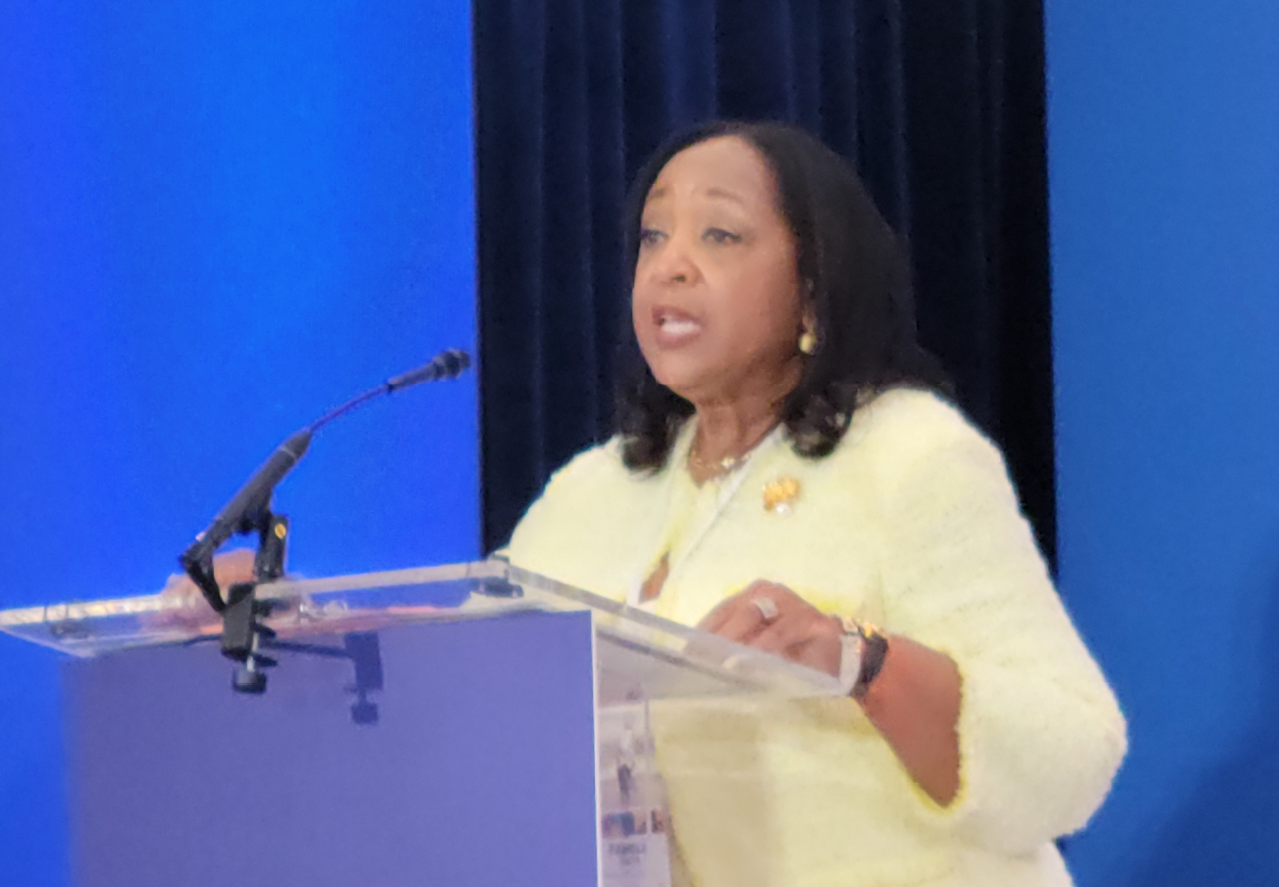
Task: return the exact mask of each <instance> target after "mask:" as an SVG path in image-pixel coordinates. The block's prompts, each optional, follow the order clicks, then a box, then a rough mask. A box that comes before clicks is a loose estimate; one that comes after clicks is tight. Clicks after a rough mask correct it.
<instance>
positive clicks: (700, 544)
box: [508, 389, 1126, 887]
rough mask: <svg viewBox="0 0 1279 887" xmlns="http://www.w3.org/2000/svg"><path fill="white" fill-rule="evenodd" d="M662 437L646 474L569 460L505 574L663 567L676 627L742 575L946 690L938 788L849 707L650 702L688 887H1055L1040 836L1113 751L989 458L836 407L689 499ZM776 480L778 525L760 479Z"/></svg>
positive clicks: (1080, 819) (1096, 798)
mask: <svg viewBox="0 0 1279 887" xmlns="http://www.w3.org/2000/svg"><path fill="white" fill-rule="evenodd" d="M691 424H692V423H691V422H690V423H688V425H687V426H686V427H685V429H684V430H683V432H682V433H681V435H680V438H679V441H678V443H677V445H676V447H675V449H674V451H673V453H672V457H671V459H670V460H669V461H668V463H667V467H666V468H665V469H664V470H662V471H660V472H658V473H656V474H650V475H636V474H633V473H631V472H629V471H627V469H626V468H625V467H624V466H623V465H622V463H621V459H620V455H619V449H618V446H617V444H616V441H614V442H612V443H609V444H607V445H605V446H602V447H597V448H595V449H592V450H589V451H587V452H585V453H582V454H581V455H579V456H578V457H577V458H575V459H574V460H573V461H572V462H570V463H569V465H568V466H566V467H565V468H564V469H563V470H561V471H560V472H559V473H557V474H556V475H555V477H554V478H553V479H552V480H551V482H550V483H549V484H548V486H547V488H546V491H545V492H544V493H543V495H542V497H541V498H540V499H539V500H538V501H537V502H536V503H535V504H534V505H533V506H532V507H531V508H530V509H529V512H528V514H527V515H526V516H525V518H524V520H523V521H522V522H521V524H520V525H519V527H518V528H517V529H516V532H515V535H514V537H513V538H512V540H511V545H510V547H509V549H508V555H509V557H510V558H511V560H512V562H514V563H515V564H517V565H519V566H521V567H525V568H527V569H530V570H534V571H537V572H541V573H544V574H547V575H550V576H552V577H555V578H557V579H560V580H562V581H565V582H568V583H570V584H573V585H576V586H579V587H582V588H585V589H588V590H590V591H593V592H596V593H598V594H601V595H606V596H608V597H611V598H614V599H617V600H624V599H628V598H629V599H630V600H632V601H636V589H637V587H638V584H639V582H640V581H641V580H642V578H643V577H644V576H645V575H647V573H648V572H649V571H650V570H651V569H652V568H653V566H654V565H655V564H656V562H657V560H658V559H659V558H660V557H661V555H662V554H663V552H665V551H666V550H667V549H668V548H669V549H671V550H672V552H673V557H672V567H671V571H670V575H669V578H668V579H667V582H666V585H665V587H664V589H663V591H662V594H661V596H660V598H659V599H658V600H657V601H656V602H655V603H654V604H651V605H648V606H649V608H650V609H654V610H655V611H656V612H657V613H658V614H659V615H664V616H667V617H669V618H672V619H675V620H677V621H679V622H682V623H686V624H690V625H691V624H695V623H696V622H697V621H698V620H700V619H701V618H702V616H704V615H705V614H706V613H707V612H708V611H709V610H710V609H711V608H712V607H713V606H714V605H715V604H717V603H719V602H720V601H721V600H723V599H724V598H726V597H728V596H729V595H732V594H733V593H735V592H737V591H740V590H741V589H743V588H744V587H745V586H747V585H749V584H750V583H751V582H752V581H754V580H756V579H767V580H770V581H773V582H779V583H782V584H784V585H787V586H789V587H790V588H792V589H794V590H795V591H796V592H798V593H800V594H801V595H803V596H804V597H805V598H807V599H808V600H809V601H811V602H812V603H814V604H815V605H817V606H818V607H820V608H822V609H823V610H826V611H828V612H832V613H846V614H859V615H861V616H862V617H863V618H871V619H873V620H875V621H878V622H879V624H881V625H882V626H884V627H885V628H886V629H887V630H888V631H889V632H891V633H896V634H901V635H904V636H907V637H911V638H913V639H915V640H917V641H919V642H921V643H923V644H926V645H928V646H930V647H932V648H934V649H936V650H940V651H944V652H945V653H947V654H949V655H950V656H951V657H952V658H953V659H954V660H955V662H957V663H958V665H959V668H960V671H961V673H962V677H963V701H962V710H961V714H960V721H959V735H960V747H961V759H962V761H961V783H962V786H961V789H960V794H959V796H958V797H957V799H956V800H955V801H954V802H952V804H951V805H950V806H949V807H947V808H944V809H943V808H941V807H939V806H937V805H936V804H934V803H933V802H932V801H931V800H930V799H929V798H928V797H927V796H926V795H925V794H924V793H923V792H922V791H920V790H919V789H918V787H917V786H916V785H915V783H914V782H913V781H912V780H911V779H910V777H909V776H908V774H907V773H906V771H905V770H904V768H903V767H902V766H901V765H900V764H899V763H898V761H897V759H896V757H895V756H894V755H893V752H892V750H891V749H890V748H889V746H888V744H887V743H886V742H885V741H884V740H883V739H882V738H881V737H880V736H879V734H878V733H877V732H876V731H875V730H874V728H873V727H872V726H871V725H870V724H869V722H868V721H867V720H866V718H865V716H864V715H863V714H862V713H861V710H860V708H859V707H858V706H857V704H856V703H854V702H853V701H851V700H844V699H830V700H822V701H819V702H812V701H810V702H768V703H762V702H753V703H743V702H734V703H731V704H730V703H716V704H708V703H700V704H691V703H685V704H680V705H674V704H667V705H666V706H665V707H663V708H662V709H660V710H658V711H656V712H655V714H654V720H655V732H656V736H657V743H658V762H659V766H660V768H661V770H662V772H663V775H664V776H665V778H666V783H667V789H668V792H669V794H670V804H671V815H672V819H673V823H674V831H675V835H676V837H677V839H678V844H679V850H680V856H681V859H680V860H678V861H677V866H676V869H677V871H676V880H677V882H682V883H688V884H695V885H699V887H857V885H885V887H887V885H934V887H941V885H946V887H959V885H972V887H977V885H980V887H1004V885H1007V887H1012V885H1018V887H1030V885H1067V884H1070V883H1071V882H1070V877H1069V875H1068V874H1067V872H1066V869H1065V867H1064V865H1063V863H1062V861H1061V858H1060V856H1059V855H1058V853H1057V851H1056V849H1055V847H1054V845H1053V843H1052V842H1053V839H1054V838H1056V837H1057V836H1059V835H1063V834H1066V833H1069V832H1072V831H1074V830H1076V829H1079V828H1080V827H1081V826H1083V825H1084V823H1085V822H1087V821H1088V818H1089V817H1090V816H1091V815H1092V813H1093V811H1094V810H1095V809H1096V808H1097V806H1098V805H1099V804H1100V803H1101V801H1102V799H1103V798H1104V797H1105V795H1106V792H1107V791H1108V789H1109V787H1110V783H1111V780H1112V778H1113V777H1114V774H1115V771H1116V769H1117V768H1118V766H1119V763H1120V761H1121V759H1122V758H1123V755H1124V753H1125V750H1126V736H1125V725H1124V719H1123V717H1122V715H1121V714H1120V712H1119V708H1118V706H1117V704H1116V702H1115V699H1114V696H1113V694H1112V693H1111V691H1110V688H1109V687H1108V686H1107V684H1106V681H1105V679H1104V678H1103V676H1102V674H1101V672H1100V670H1099V669H1098V667H1097V666H1096V664H1095V663H1094V662H1093V659H1092V657H1091V656H1090V655H1089V653H1088V650H1087V649H1086V648H1085V647H1084V645H1083V643H1082V642H1081V641H1080V639H1079V636H1078V635H1077V633H1076V631H1075V629H1074V627H1073V626H1072V624H1071V622H1070V619H1069V617H1068V616H1067V614H1066V612H1065V610H1064V609H1063V607H1062V605H1061V602H1060V600H1059V599H1058V597H1057V594H1056V592H1055V591H1054V589H1053V587H1052V584H1051V582H1050V579H1049V576H1048V573H1047V570H1046V568H1045V565H1044V562H1043V560H1042V558H1041V557H1040V555H1039V552H1038V550H1037V549H1036V547H1035V543H1034V541H1033V537H1032V535H1031V531H1030V528H1029V526H1028V524H1027V523H1026V521H1025V520H1024V519H1023V517H1022V516H1021V513H1020V511H1019V509H1018V505H1017V500H1016V497H1015V495H1014V492H1013V489H1012V485H1011V484H1010V482H1009V480H1008V475H1007V471H1006V470H1005V467H1004V463H1003V459H1002V457H1001V456H1000V454H999V452H998V450H997V449H996V448H995V447H994V446H993V445H992V444H991V443H990V442H989V441H988V440H986V438H984V437H983V436H982V435H981V434H980V433H979V432H977V431H976V430H975V429H974V428H973V427H972V426H971V425H969V424H968V422H967V421H966V420H965V419H964V418H963V417H962V416H961V415H960V414H959V413H958V412H957V411H956V410H954V409H953V408H952V407H950V406H949V405H947V404H946V403H945V402H943V401H942V400H940V399H939V398H937V397H935V396H933V395H932V394H929V393H925V392H922V391H914V390H906V389H896V390H892V391H889V392H886V393H884V394H881V395H880V396H879V397H877V398H875V399H874V400H873V401H871V402H870V403H869V404H868V405H866V406H864V407H862V408H861V409H859V410H858V411H857V413H856V415H855V416H854V421H853V424H852V426H851V428H850V429H849V431H848V433H847V434H846V436H845V438H844V440H843V441H842V442H841V443H840V445H839V447H838V448H837V449H836V450H835V452H834V453H832V454H831V455H830V456H828V457H826V458H824V459H820V460H810V459H804V458H801V457H799V456H798V455H796V454H795V453H794V451H793V450H792V449H791V447H790V446H789V445H788V444H787V442H786V440H785V438H784V436H782V435H781V434H780V433H778V434H776V435H775V436H774V437H773V438H772V439H770V440H769V441H767V442H766V443H765V444H764V445H762V446H761V447H760V448H759V449H758V450H757V451H756V453H755V454H754V455H753V456H752V457H751V460H750V461H749V462H748V463H747V464H746V465H745V466H744V467H743V468H742V469H740V470H739V475H740V477H734V478H733V479H732V480H731V481H730V480H725V481H720V482H717V483H708V484H706V485H704V486H703V487H702V488H697V487H695V486H694V485H693V484H692V482H691V480H690V479H689V477H688V472H687V469H686V467H685V465H686V462H685V460H686V457H687V449H688V446H689V444H690V442H691V437H692V434H691ZM786 478H790V479H794V480H795V481H797V482H798V488H799V489H798V494H797V495H796V496H795V497H794V499H793V501H792V502H791V503H790V508H789V509H788V510H787V512H786V513H780V512H778V511H769V510H766V509H765V507H764V502H763V490H764V488H765V486H766V485H768V484H770V483H773V482H776V481H779V480H783V479H786Z"/></svg>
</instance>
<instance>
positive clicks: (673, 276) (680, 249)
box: [650, 238, 698, 284]
mask: <svg viewBox="0 0 1279 887" xmlns="http://www.w3.org/2000/svg"><path fill="white" fill-rule="evenodd" d="M650 270H651V271H652V273H653V276H654V278H655V280H656V282H658V283H664V284H665V283H690V282H692V281H693V280H695V279H696V278H697V274H698V271H697V263H696V262H694V261H693V257H692V254H691V252H690V251H689V249H688V247H687V245H686V244H684V243H682V242H681V241H680V240H679V239H678V238H671V239H670V240H668V241H666V242H665V243H664V244H662V246H661V247H660V249H658V251H657V255H655V256H653V264H652V266H651V269H650Z"/></svg>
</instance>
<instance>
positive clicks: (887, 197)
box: [474, 0, 1055, 559]
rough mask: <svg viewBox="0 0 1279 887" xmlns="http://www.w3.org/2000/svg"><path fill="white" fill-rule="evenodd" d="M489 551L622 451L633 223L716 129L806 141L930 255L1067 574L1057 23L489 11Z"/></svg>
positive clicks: (554, 2) (482, 277) (974, 404)
mask: <svg viewBox="0 0 1279 887" xmlns="http://www.w3.org/2000/svg"><path fill="white" fill-rule="evenodd" d="M474 29H475V30H474V41H475V68H476V118H477V119H476V127H477V140H476V145H477V149H476V150H477V164H478V169H477V180H478V189H479V281H480V298H479V304H480V342H481V359H482V369H481V377H480V386H481V399H482V427H483V453H482V458H483V471H482V482H483V490H484V525H485V544H486V545H487V546H488V547H489V548H492V547H495V546H497V545H499V544H500V543H502V542H503V541H504V540H505V539H506V538H507V536H508V535H509V533H510V531H511V529H512V528H513V527H514V525H515V523H516V521H517V520H518V519H519V517H520V515H521V514H522V513H523V510H524V508H525V507H526V506H527V505H528V503H529V502H530V501H531V500H532V499H533V497H534V496H536V494H537V493H538V491H539V490H540V489H541V487H542V485H543V483H544V482H545V480H546V478H547V476H548V475H549V473H550V472H551V471H553V470H554V469H555V468H556V467H558V466H559V465H561V464H562V463H563V462H565V461H566V460H567V459H568V458H569V457H570V456H572V455H573V454H574V453H575V452H577V451H578V450H580V449H582V448H583V447H585V446H586V445H588V444H590V443H591V442H593V441H596V440H600V439H603V438H605V437H607V436H608V434H609V433H610V429H611V425H610V420H611V402H612V376H613V363H614V352H615V349H616V343H617V341H618V337H619V335H620V334H621V333H622V330H623V324H624V322H625V319H626V318H627V317H628V308H627V305H628V299H629V283H628V281H625V280H623V279H622V275H621V270H620V269H621V237H620V228H619V216H620V213H621V202H622V197H623V194H624V192H625V188H626V185H627V184H628V182H629V180H630V177H631V176H632V175H633V173H634V172H635V171H636V169H637V168H638V166H639V164H640V163H641V162H642V161H643V159H644V157H645V156H646V155H647V154H648V153H649V152H650V151H651V150H652V149H653V148H655V147H656V146H657V144H658V143H659V142H660V141H661V140H662V139H663V138H664V137H665V136H666V135H667V134H668V133H670V132H671V131H672V130H673V129H675V128H678V127H681V126H684V125H688V124H691V123H693V122H695V121H698V120H702V119H706V118H709V117H734V118H773V119H784V120H789V121H792V122H796V123H799V124H801V125H803V126H805V127H807V128H809V129H810V130H812V131H813V132H815V133H816V134H818V135H819V136H821V138H822V139H824V140H825V141H826V142H827V144H829V145H830V146H831V147H833V148H834V149H836V150H837V151H839V152H841V153H842V154H844V155H845V156H846V157H847V158H848V159H849V160H850V161H852V162H853V163H854V165H855V166H856V167H857V168H858V170H859V171H860V173H861V174H862V176H863V178H865V179H866V181H867V183H868V186H869V187H870V190H871V192H872V193H873V194H874V196H875V198H876V200H877V201H878V203H879V206H880V209H881V210H882V211H883V212H884V214H885V215H886V216H887V217H888V219H889V221H890V222H892V223H893V225H894V226H895V227H896V228H897V229H898V231H899V232H900V233H901V234H902V236H903V237H904V238H905V240H906V242H907V243H908V244H909V246H910V248H911V253H912V260H913V264H914V271H915V279H916V288H917V299H918V308H919V323H920V333H921V338H922V339H923V341H924V344H925V345H926V346H927V347H928V348H930V349H931V350H932V351H933V352H934V353H935V354H937V355H938V356H939V357H940V358H941V359H942V361H943V362H944V363H945V365H946V368H947V370H948V371H949V372H950V374H951V376H952V378H953V379H954V380H955V382H956V385H957V388H958V393H959V397H960V401H961V403H962V405H963V406H964V408H965V409H966V410H967V411H968V412H969V414H970V415H971V416H972V417H973V418H974V419H975V420H976V421H977V422H978V423H980V424H981V425H982V426H983V427H984V428H986V430H987V431H988V432H989V433H990V434H992V435H993V436H994V437H995V439H996V440H998V441H999V442H1000V443H1001V444H1002V445H1003V447H1004V449H1005V452H1006V453H1007V455H1008V458H1009V462H1010V465H1011V467H1012V470H1013V474H1014V478H1015V480H1016V481H1017V484H1018V488H1019V491H1020V494H1021V496H1022V500H1023V504H1024V506H1025V507H1026V509H1027V511H1028V513H1029V514H1030V516H1031V519H1032V521H1033V522H1034V524H1035V526H1036V530H1037V532H1038V534H1039V539H1040V544H1041V545H1042V547H1043V548H1044V550H1045V553H1046V554H1047V555H1048V556H1049V558H1050V559H1051V558H1052V557H1053V556H1054V553H1055V528H1054V486H1053V444H1052V441H1053V429H1052V377H1051V374H1052V358H1051V330H1050V324H1051V319H1050V311H1049V288H1048V245H1047V244H1048V233H1047V208H1046V171H1045V159H1044V66H1043V24H1042V7H1041V3H1040V2H1039V0H912V2H908V0H793V2H787V0H734V2H729V0H644V2H638V0H634V2H629V0H474Z"/></svg>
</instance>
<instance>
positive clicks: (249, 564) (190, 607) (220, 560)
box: [154, 548, 256, 631]
mask: <svg viewBox="0 0 1279 887" xmlns="http://www.w3.org/2000/svg"><path fill="white" fill-rule="evenodd" d="M255 558H256V555H255V553H254V552H253V550H252V549H249V548H239V549H236V550H235V551H228V552H225V553H223V554H219V555H215V556H214V558H213V578H214V579H215V580H217V583H218V586H219V587H220V588H221V589H222V591H223V594H224V595H225V593H226V589H228V588H230V587H231V586H232V585H235V584H236V583H238V582H252V581H253V561H254V559H255ZM160 598H161V600H162V601H164V604H165V606H164V609H162V610H161V611H160V612H159V613H158V614H157V616H156V619H155V622H154V624H155V625H156V626H157V627H162V628H185V629H188V630H192V631H198V630H201V629H204V628H208V627H211V626H214V625H217V624H218V622H219V620H220V619H221V617H220V616H218V614H217V612H216V611H215V610H214V609H213V608H212V607H211V606H209V602H208V601H207V600H205V598H204V593H203V592H202V591H200V589H199V588H198V587H196V584H195V583H194V582H192V581H191V578H190V577H189V576H187V575H186V574H185V573H174V574H173V575H172V576H170V577H169V581H168V582H166V583H165V586H164V588H163V589H161V591H160Z"/></svg>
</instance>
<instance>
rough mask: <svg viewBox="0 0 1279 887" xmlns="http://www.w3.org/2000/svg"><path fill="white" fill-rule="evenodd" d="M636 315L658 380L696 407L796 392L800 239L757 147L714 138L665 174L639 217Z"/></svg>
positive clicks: (800, 304) (692, 149)
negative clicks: (797, 244) (788, 221)
mask: <svg viewBox="0 0 1279 887" xmlns="http://www.w3.org/2000/svg"><path fill="white" fill-rule="evenodd" d="M631 316H632V320H633V322H634V324H635V335H636V337H637V338H638V339H639V345H640V350H641V351H642V352H643V354H644V359H645V360H646V361H647V362H648V365H649V368H650V369H651V370H652V371H653V375H654V376H655V377H656V378H657V381H659V382H661V383H662V384H663V385H665V386H666V387H668V388H670V389H671V390H672V391H674V392H675V393H676V394H679V395H680V396H681V397H684V398H685V399H687V400H690V401H692V402H693V403H695V404H697V403H702V402H710V401H719V400H731V399H734V398H737V397H740V396H742V395H749V394H759V393H765V394H772V395H775V396H781V395H783V394H785V393H786V392H787V391H789V390H790V388H792V387H794V385H795V383H796V382H797V381H798V378H799V371H800V356H799V352H798V347H797V341H798V338H799V334H800V328H801V324H802V318H803V298H802V296H801V286H800V281H799V275H798V271H797V262H796V255H795V238H794V235H793V234H792V233H791V231H790V228H789V227H788V226H787V224H786V221H785V219H783V217H782V214H781V210H780V207H779V199H778V195H777V188H776V186H775V184H774V182H773V176H772V173H771V172H770V171H769V169H768V167H767V166H766V165H765V163H764V160H763V158H762V157H761V156H760V154H759V153H758V152H757V151H756V150H755V148H753V147H752V146H751V145H750V144H748V143H747V142H745V141H743V140H742V139H740V138H737V137H735V136H723V137H719V138H714V139H709V140H707V141H704V142H699V143H698V144H696V145H693V146H691V147H689V148H686V149H684V150H683V151H681V152H679V153H678V154H676V155H675V156H674V157H672V158H671V159H670V161H669V162H668V163H667V164H666V166H664V167H663V168H662V171H661V173H660V174H659V175H658V177H657V180H656V181H654V182H653V187H652V188H651V189H649V192H648V197H647V199H646V200H645V203H644V211H643V215H642V217H641V222H640V247H639V257H638V261H637V263H636V266H635V283H634V289H633V290H632V297H631Z"/></svg>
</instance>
